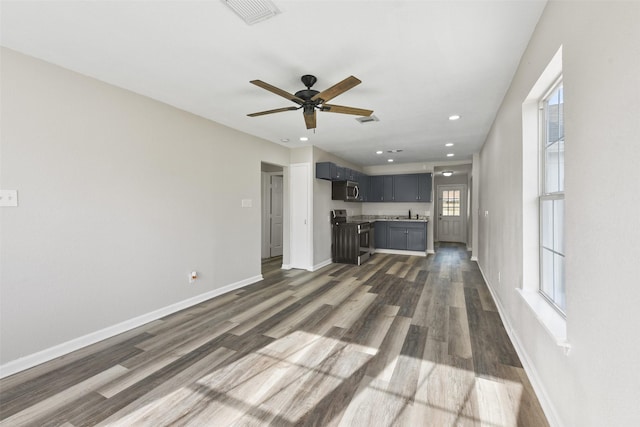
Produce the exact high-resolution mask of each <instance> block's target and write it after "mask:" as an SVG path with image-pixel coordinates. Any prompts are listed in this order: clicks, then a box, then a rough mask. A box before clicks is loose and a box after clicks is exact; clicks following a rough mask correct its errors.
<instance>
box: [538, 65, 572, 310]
mask: <svg viewBox="0 0 640 427" xmlns="http://www.w3.org/2000/svg"><path fill="white" fill-rule="evenodd" d="M562 84H563V82H562V76H560V77H558V78H557V79H556V80H555V81H554V82H553V84H552V85H551V87H550V88H549V89H548V90H547V91H546V93H545V94H544V96H543V97H542V98H541V99H540V103H539V112H540V113H539V123H540V127H539V129H540V131H539V135H540V141H539V144H540V151H539V164H540V174H539V177H540V184H539V185H540V195H539V197H538V209H539V210H538V217H539V233H540V235H539V268H540V271H539V278H540V279H539V288H538V292H539V293H540V294H541V295H542V297H543V298H545V299H546V300H547V301H548V302H549V304H551V306H552V307H553V308H554V309H555V310H557V311H558V313H559V314H560V315H561V316H563V317H566V312H565V309H566V277H565V274H564V268H563V269H562V271H561V272H558V271H557V269H558V268H559V267H558V266H556V265H553V266H552V267H551V268H552V276H553V277H554V285H553V293H554V294H555V293H556V292H555V291H556V289H555V278H556V276H557V275H561V281H562V284H563V291H562V294H561V295H560V296H558V297H556V295H549V293H547V292H546V291H545V289H544V282H543V281H544V280H545V274H544V269H545V268H548V266H547V265H546V264H545V262H544V259H545V257H544V255H545V253H547V252H551V253H552V254H553V255H559V256H560V257H562V259H563V260H564V259H565V253H564V250H563V249H562V250H561V248H556V247H555V246H553V247H551V248H549V247H546V246H545V245H544V244H543V240H544V239H543V236H544V233H545V231H546V230H547V228H546V227H554V226H556V224H555V223H554V222H552V223H551V224H545V217H544V215H543V205H544V204H545V203H548V202H554V201H557V200H562V201H564V198H565V197H564V196H565V195H564V184H563V186H562V188H559V189H556V191H549V190H548V189H547V188H546V187H547V156H546V154H547V151H546V144H547V142H548V141H547V109H546V105H547V101H548V99H549V98H550V97H551V95H553V94H554V93H555V92H556V91H557V90H558V88H560V87H561V86H562ZM563 98H564V95H563ZM563 122H564V117H563ZM563 126H564V124H563ZM562 139H563V140H564V135H563V137H562ZM559 161H560V159H559ZM562 162H563V164H564V158H563V159H562ZM560 227H561V228H562V233H563V234H564V218H563V219H562V224H560ZM556 228H557V227H556ZM552 232H553V231H552ZM563 264H564V261H563ZM563 303H564V307H563V306H562V305H561V304H563Z"/></svg>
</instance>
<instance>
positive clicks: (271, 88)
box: [249, 80, 304, 105]
mask: <svg viewBox="0 0 640 427" xmlns="http://www.w3.org/2000/svg"><path fill="white" fill-rule="evenodd" d="M249 83H253V84H254V85H256V86H258V87H261V88H262V89H266V90H268V91H269V92H271V93H275V94H276V95H280V96H281V97H283V98H287V99H288V100H290V101H293V102H295V103H296V104H300V105H302V104H304V100H303V99H301V98H298V97H297V96H295V95H294V94H292V93H289V92H287V91H286V90H282V89H280V88H277V87H275V86H272V85H270V84H269V83H265V82H263V81H262V80H251V81H250V82H249Z"/></svg>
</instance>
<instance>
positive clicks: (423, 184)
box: [418, 173, 433, 202]
mask: <svg viewBox="0 0 640 427" xmlns="http://www.w3.org/2000/svg"><path fill="white" fill-rule="evenodd" d="M432 185H433V175H431V174H430V173H420V174H418V201H419V202H431V188H432Z"/></svg>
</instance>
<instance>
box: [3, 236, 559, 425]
mask: <svg viewBox="0 0 640 427" xmlns="http://www.w3.org/2000/svg"><path fill="white" fill-rule="evenodd" d="M468 258H469V257H468V254H467V252H466V251H465V250H464V248H463V247H462V246H459V245H453V244H448V245H441V246H440V247H439V248H438V250H437V253H436V255H435V256H429V257H428V258H423V257H412V256H404V255H388V254H376V255H375V256H373V257H372V258H371V259H370V260H369V261H368V262H367V263H366V264H364V265H362V266H359V267H358V266H352V265H343V264H332V265H330V266H327V267H325V268H323V269H321V270H319V271H316V272H313V273H309V272H303V271H297V270H291V271H283V270H280V269H279V262H280V260H277V259H276V260H272V261H271V262H266V263H264V264H263V267H264V270H265V271H264V273H263V274H264V280H262V281H261V282H259V283H256V284H253V285H251V286H249V287H246V288H243V289H241V290H238V291H235V292H231V293H228V294H225V295H222V296H220V297H217V298H213V299H211V300H209V301H206V302H204V303H202V304H199V305H197V306H194V307H191V308H189V309H186V310H183V311H181V312H179V313H176V314H173V315H171V316H167V317H166V318H163V319H160V320H157V321H154V322H151V323H149V324H147V325H144V326H142V327H140V328H137V329H135V330H132V331H129V332H127V333H124V334H121V335H119V336H116V337H113V338H110V339H108V340H106V341H103V342H100V343H97V344H94V345H92V346H90V347H87V348H85V349H82V350H79V351H77V352H74V353H72V354H69V355H66V356H64V357H61V358H59V359H56V360H53V361H51V362H48V363H46V364H43V365H40V366H37V367H34V368H32V369H29V370H27V371H24V372H21V373H18V374H16V375H13V376H11V377H8V378H5V379H3V380H1V381H0V404H1V406H0V425H1V426H22V425H28V426H69V427H71V426H76V427H79V426H94V425H100V426H102V425H104V426H107V425H113V426H154V427H155V426H167V425H171V426H181V425H185V426H186V425H188V426H264V425H272V426H282V427H289V426H307V425H310V426H366V427H372V426H410V427H417V426H434V427H443V426H488V427H498V426H547V425H548V424H547V421H546V419H545V416H544V414H543V412H542V410H541V408H540V404H539V402H538V400H537V398H536V396H535V395H534V393H533V391H532V388H531V385H530V383H529V381H528V379H527V376H526V374H525V373H524V371H523V369H522V365H521V364H520V361H519V359H518V356H517V354H516V353H515V351H514V349H513V346H512V344H511V342H510V341H509V338H508V336H507V334H506V331H505V329H504V327H503V325H502V323H501V320H500V317H499V315H498V312H497V311H496V307H495V305H494V303H493V300H492V298H491V295H490V293H489V291H488V289H487V287H486V285H485V283H484V281H483V279H482V276H481V274H480V272H479V270H478V268H477V265H476V264H475V263H473V262H470V261H469V259H468ZM274 267H275V268H274Z"/></svg>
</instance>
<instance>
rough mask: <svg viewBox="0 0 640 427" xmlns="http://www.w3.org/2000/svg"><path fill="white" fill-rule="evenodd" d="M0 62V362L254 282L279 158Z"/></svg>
mask: <svg viewBox="0 0 640 427" xmlns="http://www.w3.org/2000/svg"><path fill="white" fill-rule="evenodd" d="M1 53H2V86H1V90H2V105H1V108H2V110H1V119H2V147H1V148H2V158H1V183H2V188H3V189H17V190H18V196H19V201H20V206H19V207H17V208H2V209H0V219H1V226H2V230H1V231H2V241H1V243H2V245H1V247H0V261H1V262H0V264H1V265H2V270H1V272H0V279H1V282H2V283H1V284H2V286H1V298H0V325H1V326H0V328H1V330H0V334H1V336H2V346H1V352H0V363H2V364H3V365H4V364H6V363H7V362H10V361H14V360H16V359H18V358H21V357H24V356H26V355H30V354H33V353H36V352H39V351H42V350H44V349H48V348H50V347H54V346H57V345H61V344H63V343H65V342H68V341H70V340H73V339H77V338H78V337H82V336H85V335H87V334H91V333H94V332H96V331H99V330H103V329H105V328H109V327H111V326H112V325H115V324H118V323H120V322H124V321H127V320H129V319H132V318H135V317H137V316H141V315H144V314H146V313H150V312H153V311H154V310H159V309H161V308H164V307H167V306H171V305H173V304H175V303H178V302H180V301H184V300H188V299H190V298H194V297H196V296H198V295H201V294H205V293H208V292H212V291H215V290H216V289H220V288H222V287H225V286H229V285H233V284H237V283H241V282H243V281H246V280H255V278H257V277H259V276H260V234H261V233H260V231H261V230H260V227H261V225H260V223H261V222H260V197H261V192H260V174H261V172H260V168H261V166H260V165H261V161H264V162H268V163H270V164H275V165H288V162H289V150H288V149H287V148H284V147H281V146H279V145H275V144H272V143H269V142H266V141H263V140H259V139H257V138H255V137H252V136H249V135H246V134H243V133H240V132H238V131H235V130H232V129H229V128H226V127H224V126H221V125H219V124H216V123H213V122H210V121H208V120H205V119H202V118H199V117H196V116H194V115H191V114H188V113H185V112H183V111H180V110H178V109H175V108H172V107H169V106H167V105H165V104H162V103H159V102H155V101H153V100H150V99H148V98H145V97H142V96H138V95H136V94H133V93H131V92H127V91H125V90H122V89H118V88H115V87H113V86H109V85H107V84H104V83H101V82H98V81H96V80H93V79H90V78H87V77H84V76H82V75H79V74H76V73H73V72H70V71H68V70H64V69H62V68H59V67H56V66H54V65H51V64H48V63H45V62H42V61H38V60H35V59H32V58H29V57H26V56H23V55H21V54H18V53H16V52H13V51H10V50H7V49H4V48H3V49H2V51H1ZM285 185H286V183H285ZM242 199H251V200H252V207H251V208H242V207H241V200H242ZM285 203H287V201H286V200H285ZM286 211H288V208H287V207H286V206H285V212H286ZM286 226H287V225H286V224H285V227H286ZM285 240H286V236H285ZM192 270H196V271H198V272H199V273H200V279H199V280H197V281H196V283H194V284H189V283H188V280H187V277H188V273H189V272H190V271H192Z"/></svg>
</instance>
